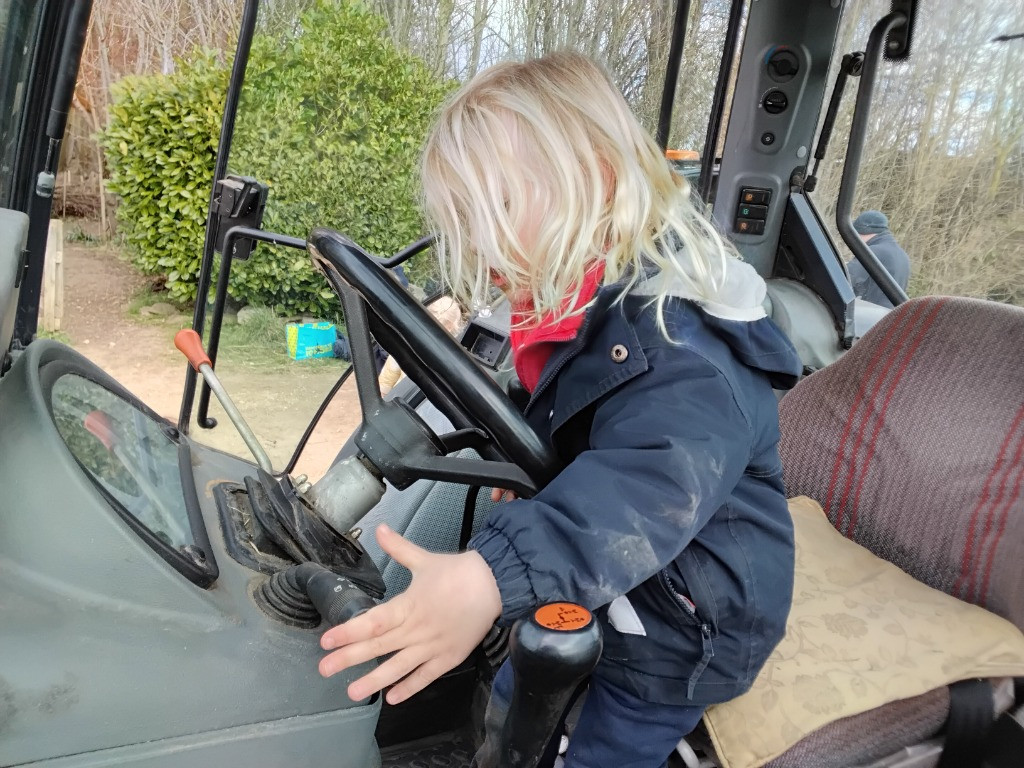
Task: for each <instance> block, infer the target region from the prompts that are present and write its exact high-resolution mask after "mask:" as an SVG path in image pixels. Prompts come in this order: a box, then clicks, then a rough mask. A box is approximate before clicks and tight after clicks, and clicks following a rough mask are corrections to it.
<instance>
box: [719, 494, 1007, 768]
mask: <svg viewBox="0 0 1024 768" xmlns="http://www.w3.org/2000/svg"><path fill="white" fill-rule="evenodd" d="M789 509H790V512H791V513H792V515H793V523H794V526H795V528H796V580H795V583H794V586H793V608H792V611H791V613H790V616H789V622H788V625H787V628H786V637H785V638H784V639H783V641H782V642H781V643H780V644H779V647H778V648H776V649H775V652H774V653H773V654H772V655H771V658H769V660H768V663H767V664H766V665H765V667H764V669H762V670H761V674H760V675H759V676H758V678H757V680H756V681H755V682H754V686H753V688H751V690H750V691H748V692H747V693H745V694H744V695H743V696H740V697H739V698H738V699H734V700H733V701H730V702H726V703H725V704H719V705H716V706H714V707H711V708H709V709H708V711H707V713H706V714H705V716H704V722H705V724H706V725H707V729H708V732H709V733H710V735H711V740H712V741H713V742H714V745H715V749H716V750H717V751H718V756H719V758H720V759H721V761H722V763H723V765H724V766H725V768H756V766H761V765H764V764H765V763H766V762H768V761H769V760H772V759H773V758H775V757H777V756H779V755H780V754H782V753H783V752H785V751H786V750H787V749H789V748H790V747H792V746H793V745H794V744H796V743H797V742H798V741H800V740H801V739H802V738H804V737H805V736H807V735H808V734H810V733H811V732H812V731H814V730H816V729H818V728H820V727H821V726H823V725H826V724H828V723H830V722H832V721H834V720H838V719H840V718H843V717H849V716H851V715H857V714H860V713H862V712H867V711H869V710H871V709H874V708H875V707H880V706H882V705H883V704H888V703H889V702H891V701H897V700H899V699H907V698H910V697H912V696H918V695H920V694H923V693H925V692H927V691H930V690H932V689H934V688H938V687H941V686H943V685H947V684H949V683H952V682H956V681H957V680H964V679H968V678H974V677H1002V676H1019V675H1024V635H1022V634H1021V632H1020V630H1019V629H1017V627H1015V626H1014V625H1013V624H1011V623H1010V622H1008V621H1006V620H1005V619H1002V618H1000V617H998V616H996V615H995V614H993V613H990V612H989V611H986V610H984V609H982V608H978V607H977V606H974V605H970V604H968V603H965V602H962V601H960V600H957V599H956V598H954V597H951V596H949V595H947V594H945V593H944V592H939V591H938V590H935V589H932V588H931V587H927V586H925V585H924V584H922V583H920V582H919V581H917V580H915V579H913V578H912V577H910V576H908V575H907V574H906V573H904V572H903V571H901V570H900V569H899V568H897V567H896V566H894V565H892V564H890V563H888V562H886V561H885V560H881V559H879V558H877V557H875V556H874V555H873V554H871V553H870V552H869V551H868V550H866V549H864V548H863V547H861V546H860V545H858V544H855V543H854V542H852V541H850V540H848V539H846V538H844V537H843V536H842V535H841V534H839V533H838V532H837V531H836V530H835V528H833V527H832V524H831V523H829V521H828V518H826V517H825V514H824V512H822V510H821V507H820V506H818V504H817V502H815V501H813V500H811V499H809V498H807V497H799V498H795V499H791V500H790V504H789Z"/></svg>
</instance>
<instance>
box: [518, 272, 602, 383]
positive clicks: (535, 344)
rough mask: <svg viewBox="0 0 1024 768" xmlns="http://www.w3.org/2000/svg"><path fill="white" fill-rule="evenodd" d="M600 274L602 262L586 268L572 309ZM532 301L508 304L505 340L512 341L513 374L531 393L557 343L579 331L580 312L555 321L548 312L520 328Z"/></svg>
mask: <svg viewBox="0 0 1024 768" xmlns="http://www.w3.org/2000/svg"><path fill="white" fill-rule="evenodd" d="M602 277H604V263H603V262H599V263H598V264H596V265H595V266H594V267H593V268H591V269H590V270H588V271H587V273H586V275H584V276H583V286H582V288H581V289H580V295H579V298H578V299H577V301H576V304H575V305H574V306H573V308H572V310H569V311H574V310H576V309H579V308H580V307H583V306H586V305H587V304H588V303H589V302H590V300H591V299H592V298H594V294H595V293H597V289H598V287H600V285H601V278H602ZM568 305H569V299H568V298H566V300H565V302H564V303H563V309H566V308H568ZM532 308H533V306H532V302H531V301H530V300H529V299H527V300H526V301H525V302H522V303H514V304H513V306H512V333H511V334H510V336H509V340H510V342H511V344H512V354H513V358H514V360H515V365H516V374H517V375H518V376H519V381H520V382H522V384H523V386H524V387H526V389H527V390H528V391H530V392H533V391H534V390H535V389H536V388H537V385H538V384H539V383H540V375H541V373H543V371H544V366H545V365H547V362H548V359H549V358H550V357H551V353H552V352H554V350H555V347H556V346H557V345H559V344H564V343H565V342H567V341H572V340H573V339H575V338H576V334H577V333H579V330H580V326H581V325H583V318H584V313H582V312H581V313H579V314H576V315H571V316H569V317H563V318H562V319H561V320H559V321H557V322H555V320H554V316H553V313H550V312H549V313H548V314H547V315H545V316H544V317H543V318H541V321H540V322H539V323H538V324H537V325H534V326H532V327H529V328H523V327H521V326H522V323H523V320H524V319H525V318H526V317H528V316H529V314H530V310H532Z"/></svg>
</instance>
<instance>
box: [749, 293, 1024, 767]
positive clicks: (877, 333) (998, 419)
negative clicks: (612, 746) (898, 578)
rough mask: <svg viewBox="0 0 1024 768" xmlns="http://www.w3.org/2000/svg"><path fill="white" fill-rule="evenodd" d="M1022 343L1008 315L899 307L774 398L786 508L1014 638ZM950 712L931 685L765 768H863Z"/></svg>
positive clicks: (1021, 513)
mask: <svg viewBox="0 0 1024 768" xmlns="http://www.w3.org/2000/svg"><path fill="white" fill-rule="evenodd" d="M1022 344H1024V310H1022V309H1020V308H1017V307H1012V306H1008V305H1003V304H996V303H992V302H985V301H977V300H973V299H964V298H923V299H916V300H913V301H910V302H907V303H905V304H903V305H901V306H899V307H898V308H897V309H896V310H894V311H893V312H891V313H890V314H889V315H888V316H887V317H886V318H885V319H884V320H883V321H882V322H881V323H879V324H878V325H877V326H876V327H875V328H873V329H872V330H871V331H870V332H869V333H868V334H867V335H865V337H864V338H863V339H862V340H861V341H860V342H859V343H857V344H856V345H855V346H854V347H853V349H852V350H851V351H850V352H848V353H847V354H846V355H845V356H843V357H842V358H841V359H840V360H839V361H838V362H836V363H834V364H832V365H830V366H828V367H827V368H825V369H823V370H821V371H819V372H817V373H814V374H812V375H811V376H809V377H808V378H806V379H804V380H803V381H802V382H801V383H800V384H799V385H798V386H797V387H796V388H795V389H794V390H793V391H792V392H791V393H789V394H788V395H787V396H786V397H785V398H783V400H782V403H781V406H780V420H781V427H782V441H781V443H780V450H781V453H782V460H783V468H784V476H785V484H786V491H787V495H789V496H790V497H794V496H801V495H803V496H809V497H811V498H813V499H816V500H817V501H818V502H819V503H820V504H821V505H822V507H823V508H824V511H825V513H826V514H827V516H828V519H829V520H830V521H831V522H832V524H833V526H834V527H835V528H836V529H837V530H838V531H839V532H840V533H842V534H844V535H845V536H847V537H848V538H851V539H853V540H854V541H855V542H857V543H858V544H860V545H862V546H863V547H865V548H867V549H868V550H870V551H871V552H873V553H874V554H875V555H876V556H878V557H880V558H882V559H884V560H888V561H889V562H891V563H893V564H895V565H897V566H898V567H899V568H901V569H902V570H903V571H905V572H906V573H908V574H910V575H911V576H913V577H914V578H916V579H917V580H919V581H921V582H923V583H925V584H927V585H928V586H930V587H933V588H934V589H937V590H941V591H943V592H946V593H948V594H950V595H953V596H954V597H958V598H960V599H962V600H964V601H967V602H970V603H974V604H975V605H978V606H982V607H984V608H987V609H988V610H989V611H992V612H994V613H996V614H998V615H999V616H1002V617H1003V618H1005V619H1008V620H1009V621H1010V622H1012V623H1013V624H1015V625H1016V626H1017V627H1018V628H1021V629H1024V557H1022V556H1021V553H1022V552H1024V378H1022V376H1021V371H1022V370H1024V346H1022ZM963 629H964V631H965V632H971V631H972V627H971V626H965V627H964V628H963ZM949 701H950V696H949V692H948V689H947V688H946V687H945V686H943V687H942V688H939V689H936V690H934V691H932V692H930V693H927V694H924V695H922V696H920V697H918V698H917V699H911V700H903V701H897V702H894V703H892V704H889V705H886V706H885V707H883V708H881V709H876V710H873V711H869V712H866V713H862V714H859V715H856V716H852V717H847V718H845V719H841V720H838V721H836V722H833V723H831V724H830V725H828V726H826V727H824V728H821V729H819V731H818V732H815V733H812V734H811V735H810V736H809V737H807V738H805V739H804V740H803V741H802V742H800V743H798V744H797V745H796V746H795V747H793V748H792V749H790V750H789V751H788V752H786V753H784V754H782V755H781V756H780V757H778V758H776V759H774V760H772V761H771V762H770V763H769V765H770V766H772V768H803V767H804V766H815V767H816V768H821V767H824V766H837V767H838V766H844V767H845V766H860V765H868V764H871V763H872V761H875V760H878V759H879V758H881V757H883V756H885V755H889V754H892V753H895V752H897V751H899V750H900V749H902V748H904V747H907V746H909V745H912V744H914V743H917V742H918V741H920V740H922V739H925V738H929V737H931V736H934V735H935V734H937V733H939V732H940V731H941V730H942V728H943V726H944V724H945V722H946V719H947V715H948V713H949ZM1020 704H1021V702H1019V701H1018V702H1017V706H1020Z"/></svg>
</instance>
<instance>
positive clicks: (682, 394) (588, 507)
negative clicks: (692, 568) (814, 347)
mask: <svg viewBox="0 0 1024 768" xmlns="http://www.w3.org/2000/svg"><path fill="white" fill-rule="evenodd" d="M648 364H649V368H648V370H647V371H646V372H645V373H643V374H641V375H640V376H638V377H636V378H634V379H632V380H630V381H628V382H627V383H626V384H624V385H623V386H622V387H620V388H619V389H616V390H613V391H612V392H611V393H609V394H608V395H605V396H604V398H602V400H600V401H599V402H598V405H597V408H596V412H595V414H594V420H593V424H592V427H591V432H590V448H589V449H588V450H586V451H584V452H583V453H581V454H579V456H577V457H576V459H574V460H573V461H572V463H570V464H569V465H568V466H567V467H566V468H565V469H564V470H563V471H562V472H561V473H559V475H558V476H557V477H555V479H554V480H552V481H551V482H550V483H549V484H548V485H547V486H546V487H545V488H544V489H543V490H542V491H541V492H540V493H538V494H537V495H536V496H535V497H534V498H532V499H519V500H515V501H511V502H508V503H506V504H500V505H498V506H497V507H495V508H494V510H493V511H492V512H491V515H490V518H489V519H488V522H487V525H486V527H485V528H484V529H483V530H482V531H481V532H480V533H479V534H477V535H476V536H475V537H474V538H473V539H472V540H471V541H470V544H469V546H470V548H471V549H475V550H476V551H477V552H479V553H480V555H481V556H482V557H483V558H484V560H486V561H487V563H488V565H489V566H490V567H491V570H492V571H493V573H494V576H495V579H496V581H497V583H498V588H499V590H500V592H501V599H502V617H501V618H502V620H503V621H506V622H510V621H513V620H515V619H517V618H519V617H520V616H521V615H523V614H524V613H526V612H528V611H529V610H530V609H531V608H532V607H534V606H536V605H538V604H541V603H545V602H551V601H558V600H568V601H573V602H577V603H579V604H581V605H583V606H585V607H587V608H589V609H594V608H597V607H600V606H602V605H605V604H607V603H609V602H611V601H612V600H614V599H615V598H616V597H618V596H620V595H623V594H625V593H626V592H628V591H629V590H631V589H633V588H634V587H636V586H638V585H639V584H641V583H642V582H644V581H646V580H647V579H648V578H650V577H651V576H653V575H654V574H655V573H657V572H658V571H659V570H661V569H662V568H664V567H665V566H666V565H668V563H670V562H671V561H672V560H674V559H675V558H676V557H678V556H679V554H680V553H681V552H682V551H683V549H685V548H686V546H687V545H688V544H689V543H690V541H691V540H692V539H693V538H694V536H696V535H697V533H698V532H699V531H700V529H701V528H702V527H703V526H704V525H705V524H706V523H707V521H708V520H709V519H710V518H711V516H712V515H713V514H714V513H715V512H716V511H717V510H718V509H719V508H720V507H721V506H722V505H723V504H724V503H725V500H726V499H727V498H728V497H729V495H730V494H731V493H732V491H733V489H734V488H735V486H736V484H737V483H738V482H739V480H740V478H741V476H742V475H743V472H744V470H745V469H746V467H747V465H748V463H749V460H750V456H751V453H752V445H753V431H752V428H751V426H750V424H749V422H748V420H747V418H746V417H745V416H744V414H743V412H742V411H741V410H740V408H739V405H738V404H737V402H736V399H735V397H734V395H733V391H732V388H731V387H730V385H729V383H728V382H727V381H726V378H725V376H724V375H723V374H722V373H721V372H720V371H719V370H718V369H717V368H716V367H714V366H713V365H712V364H711V363H710V362H708V361H707V360H706V359H704V358H703V357H701V356H700V355H698V354H697V353H695V352H692V351H690V350H688V349H686V348H681V347H672V348H661V347H659V348H655V349H653V350H651V351H650V352H649V353H648Z"/></svg>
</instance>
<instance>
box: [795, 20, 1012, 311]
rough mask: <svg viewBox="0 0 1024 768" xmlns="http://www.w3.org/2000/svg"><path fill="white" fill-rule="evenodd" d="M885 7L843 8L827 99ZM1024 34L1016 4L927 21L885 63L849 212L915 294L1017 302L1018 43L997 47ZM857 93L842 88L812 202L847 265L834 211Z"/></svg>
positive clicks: (866, 287)
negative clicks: (902, 54)
mask: <svg viewBox="0 0 1024 768" xmlns="http://www.w3.org/2000/svg"><path fill="white" fill-rule="evenodd" d="M888 9H889V3H888V2H885V1H884V0H856V1H855V2H852V3H850V4H849V7H848V10H847V12H846V15H845V18H844V22H843V26H842V27H841V28H840V31H839V38H838V41H837V46H836V56H835V59H834V60H833V62H832V67H831V72H830V77H829V82H830V86H829V94H831V87H832V85H831V84H832V83H834V81H835V74H836V72H837V70H838V65H839V61H840V60H841V58H842V56H843V54H845V53H849V52H852V51H857V50H863V49H864V46H865V45H866V42H867V38H868V33H869V31H870V29H871V25H872V24H873V23H874V22H875V21H876V20H877V19H879V18H881V16H883V15H884V14H885V13H886V12H888ZM1022 29H1024V6H1021V5H1020V4H1016V5H1014V6H1013V8H1007V7H1005V6H1004V7H1000V8H996V7H995V6H991V5H986V4H979V3H972V4H962V5H958V6H957V8H956V12H955V13H928V12H923V13H920V14H919V15H918V18H917V20H916V22H915V37H914V41H913V45H912V48H911V55H910V58H909V59H908V60H907V61H905V62H900V63H893V62H888V61H883V63H882V66H881V68H880V72H879V80H878V83H877V86H876V91H875V95H874V99H873V102H872V107H871V115H870V123H869V128H868V134H867V136H866V141H865V150H864V157H863V161H862V163H861V167H860V178H859V182H858V186H857V194H856V198H855V201H854V210H853V215H854V216H855V217H859V221H858V222H857V228H858V231H861V232H862V233H863V235H862V236H863V237H864V238H865V239H868V245H869V247H871V248H872V250H873V251H875V253H876V254H878V255H879V257H880V259H882V261H883V263H886V264H887V265H888V266H889V267H890V271H891V272H892V274H893V276H894V277H895V278H896V279H897V281H898V282H901V283H904V284H905V285H906V287H907V290H908V293H909V294H910V295H911V296H921V295H928V294H946V295H962V296H974V297H979V298H985V299H992V300H996V301H1004V302H1010V303H1014V304H1024V247H1022V245H1024V225H1022V224H1021V221H1022V220H1024V102H1022V101H1021V99H1020V98H1018V96H1017V95H1018V94H1019V93H1020V92H1021V90H1022V88H1024V76H1022V73H1024V45H1022V44H1021V41H1020V40H1019V39H1016V40H1014V39H1010V40H1003V41H1000V39H999V38H1000V37H1002V36H1009V35H1013V34H1014V33H1019V32H1020V31H1021V30H1022ZM858 84H859V80H856V79H851V81H850V82H849V84H848V86H847V92H846V94H845V96H844V99H843V104H842V108H841V110H840V112H839V117H838V119H837V122H836V127H835V131H834V133H833V138H832V142H831V145H830V146H829V151H828V155H827V157H826V158H825V160H824V161H823V162H822V163H821V168H820V171H819V177H820V178H819V183H818V186H817V188H816V190H815V191H814V193H813V198H812V199H813V201H814V203H815V205H816V207H817V208H818V210H819V211H820V212H821V214H822V218H823V219H824V220H825V221H826V223H827V225H828V226H829V228H830V229H831V230H832V234H833V237H834V238H835V240H836V242H837V244H838V245H839V247H840V250H841V251H842V252H843V253H844V255H845V257H846V258H850V256H851V254H850V253H849V251H848V249H847V248H846V246H845V245H844V244H843V243H842V241H841V239H840V238H839V236H838V233H837V232H836V230H835V207H836V199H837V195H838V190H839V183H840V177H841V175H842V169H843V160H844V152H845V147H846V137H847V136H848V134H849V129H850V123H851V118H852V113H853V104H854V99H855V96H856V88H857V85H858ZM869 238H870V239H869ZM904 252H905V253H906V254H907V257H906V258H904V257H903V256H902V255H901V254H902V253H904ZM908 267H909V269H907V268H908ZM904 270H905V271H904ZM907 272H909V274H907ZM851 276H852V278H853V282H854V285H855V288H856V289H857V292H858V294H859V295H862V296H864V295H865V294H866V297H867V298H871V296H872V295H873V294H874V292H875V291H877V288H873V284H869V283H867V282H865V281H869V280H870V279H869V278H867V276H866V274H865V273H863V271H862V270H860V269H859V268H858V266H856V265H852V266H851ZM908 278H909V279H908ZM858 280H860V281H861V282H860V284H859V285H858Z"/></svg>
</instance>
